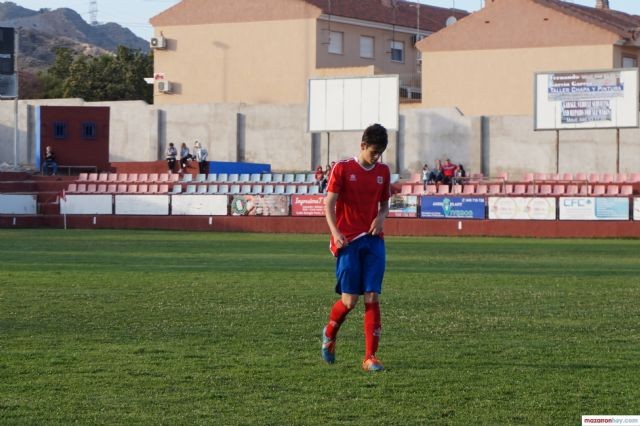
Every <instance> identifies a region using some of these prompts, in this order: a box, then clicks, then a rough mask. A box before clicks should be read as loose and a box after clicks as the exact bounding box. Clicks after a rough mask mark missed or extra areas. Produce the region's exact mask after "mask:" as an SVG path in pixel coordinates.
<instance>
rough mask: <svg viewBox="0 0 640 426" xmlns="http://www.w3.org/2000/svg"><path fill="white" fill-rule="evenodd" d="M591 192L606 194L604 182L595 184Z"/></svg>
mask: <svg viewBox="0 0 640 426" xmlns="http://www.w3.org/2000/svg"><path fill="white" fill-rule="evenodd" d="M591 193H592V194H593V195H604V194H606V188H605V186H604V185H603V184H597V185H593V189H592V192H591Z"/></svg>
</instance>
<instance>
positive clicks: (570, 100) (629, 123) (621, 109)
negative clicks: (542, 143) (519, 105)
mask: <svg viewBox="0 0 640 426" xmlns="http://www.w3.org/2000/svg"><path fill="white" fill-rule="evenodd" d="M534 81H535V89H534V91H535V93H534V96H535V108H534V128H535V130H553V129H594V128H607V127H609V128H614V127H616V128H620V127H638V70H637V69H636V68H620V69H609V70H581V71H559V72H551V73H537V74H536V75H535V79H534Z"/></svg>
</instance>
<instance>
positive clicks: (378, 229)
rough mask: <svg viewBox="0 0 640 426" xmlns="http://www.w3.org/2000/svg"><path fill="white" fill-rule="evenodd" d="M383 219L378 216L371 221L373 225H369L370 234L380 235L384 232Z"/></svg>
mask: <svg viewBox="0 0 640 426" xmlns="http://www.w3.org/2000/svg"><path fill="white" fill-rule="evenodd" d="M382 223H383V222H382V220H380V219H378V218H376V219H374V221H373V222H371V227H369V234H371V235H380V234H381V233H382Z"/></svg>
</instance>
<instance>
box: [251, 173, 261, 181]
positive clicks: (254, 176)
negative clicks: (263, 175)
mask: <svg viewBox="0 0 640 426" xmlns="http://www.w3.org/2000/svg"><path fill="white" fill-rule="evenodd" d="M249 182H260V173H251V176H249Z"/></svg>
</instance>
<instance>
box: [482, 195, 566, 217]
mask: <svg viewBox="0 0 640 426" xmlns="http://www.w3.org/2000/svg"><path fill="white" fill-rule="evenodd" d="M489 219H510V220H513V219H515V220H555V219H556V199H555V198H553V197H489Z"/></svg>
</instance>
